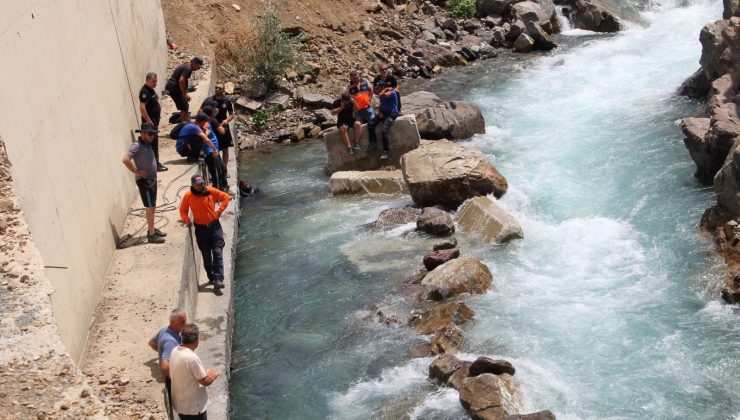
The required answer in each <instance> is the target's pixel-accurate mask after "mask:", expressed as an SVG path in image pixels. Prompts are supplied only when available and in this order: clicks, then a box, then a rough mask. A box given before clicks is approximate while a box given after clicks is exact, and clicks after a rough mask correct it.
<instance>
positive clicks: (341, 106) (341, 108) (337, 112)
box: [330, 102, 345, 115]
mask: <svg viewBox="0 0 740 420" xmlns="http://www.w3.org/2000/svg"><path fill="white" fill-rule="evenodd" d="M344 106H345V104H344V102H339V106H338V107H337V108H334V109H331V110H330V111H331V115H338V114H339V113H340V112H342V110H343V109H344Z"/></svg>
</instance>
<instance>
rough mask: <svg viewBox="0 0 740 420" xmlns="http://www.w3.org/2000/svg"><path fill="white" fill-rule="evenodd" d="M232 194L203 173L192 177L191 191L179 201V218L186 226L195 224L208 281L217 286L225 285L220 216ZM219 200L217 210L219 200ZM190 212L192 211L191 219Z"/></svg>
mask: <svg viewBox="0 0 740 420" xmlns="http://www.w3.org/2000/svg"><path fill="white" fill-rule="evenodd" d="M230 200H231V196H230V195H229V194H227V193H225V192H223V191H220V190H218V189H216V188H213V187H208V186H206V185H205V182H204V181H203V177H202V176H200V174H195V175H193V176H192V177H191V178H190V191H187V192H186V193H185V196H184V197H183V198H182V203H180V218H181V219H182V222H183V223H184V224H185V226H187V227H190V226H192V225H195V240H196V242H197V243H198V249H200V253H201V255H203V267H204V268H205V270H206V274H207V275H208V282H209V283H212V284H213V287H214V288H215V289H223V288H224V259H223V249H224V245H225V242H224V230H223V229H222V228H221V223H220V222H219V221H218V219H219V218H220V217H221V214H223V212H224V211H225V210H226V208H227V207H228V206H229V201H230ZM218 202H220V204H219V206H218V209H216V203H218ZM188 211H191V212H192V213H193V221H192V222H191V221H190V217H189V215H188Z"/></svg>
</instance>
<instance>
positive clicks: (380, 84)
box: [373, 63, 401, 112]
mask: <svg viewBox="0 0 740 420" xmlns="http://www.w3.org/2000/svg"><path fill="white" fill-rule="evenodd" d="M387 87H392V88H393V89H395V90H396V94H397V95H398V111H399V112H401V93H400V92H399V91H398V80H396V77H395V76H393V74H391V72H390V71H389V70H388V64H385V63H383V64H381V65H380V74H378V75H377V76H375V79H373V93H374V94H376V95H380V92H382V91H383V89H385V88H387Z"/></svg>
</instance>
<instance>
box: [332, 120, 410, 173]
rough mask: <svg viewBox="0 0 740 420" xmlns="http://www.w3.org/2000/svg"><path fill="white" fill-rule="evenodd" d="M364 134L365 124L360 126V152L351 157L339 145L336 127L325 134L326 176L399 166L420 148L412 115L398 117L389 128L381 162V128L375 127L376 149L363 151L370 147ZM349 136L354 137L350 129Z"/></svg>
mask: <svg viewBox="0 0 740 420" xmlns="http://www.w3.org/2000/svg"><path fill="white" fill-rule="evenodd" d="M367 133H368V131H367V124H363V126H362V136H361V137H360V147H361V148H362V149H361V150H356V151H355V152H354V154H351V155H350V154H348V153H347V150H346V148H345V146H344V142H342V139H341V138H340V135H339V131H338V130H337V129H336V128H335V129H332V130H330V131H329V132H327V133H326V134H324V144H325V146H326V154H327V163H326V166H325V167H324V170H325V172H326V174H327V175H331V174H333V173H334V172H337V171H371V170H375V169H379V168H380V167H382V166H386V165H394V166H396V167H398V166H399V163H400V160H401V156H402V155H403V154H405V153H406V152H408V151H410V150H414V149H416V148H417V147H419V140H420V137H419V130H418V129H417V127H416V118H415V117H414V116H413V115H404V116H402V117H399V118H398V119H397V120H396V122H395V123H394V124H393V126H391V133H390V134H391V144H390V152H389V157H388V159H385V160H383V159H380V155H381V152H382V147H380V143H381V133H380V126H377V127H376V134H377V139H378V150H376V151H372V152H366V150H367V147H368V145H369V143H368V134H367ZM349 135H350V136H352V135H353V133H352V130H350V133H349ZM350 138H352V137H350Z"/></svg>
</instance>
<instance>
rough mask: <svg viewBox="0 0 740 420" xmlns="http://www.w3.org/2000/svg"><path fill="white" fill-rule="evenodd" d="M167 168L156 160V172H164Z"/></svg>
mask: <svg viewBox="0 0 740 420" xmlns="http://www.w3.org/2000/svg"><path fill="white" fill-rule="evenodd" d="M166 170H167V167H166V166H164V165H162V164H161V163H159V162H157V172H164V171H166Z"/></svg>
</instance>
